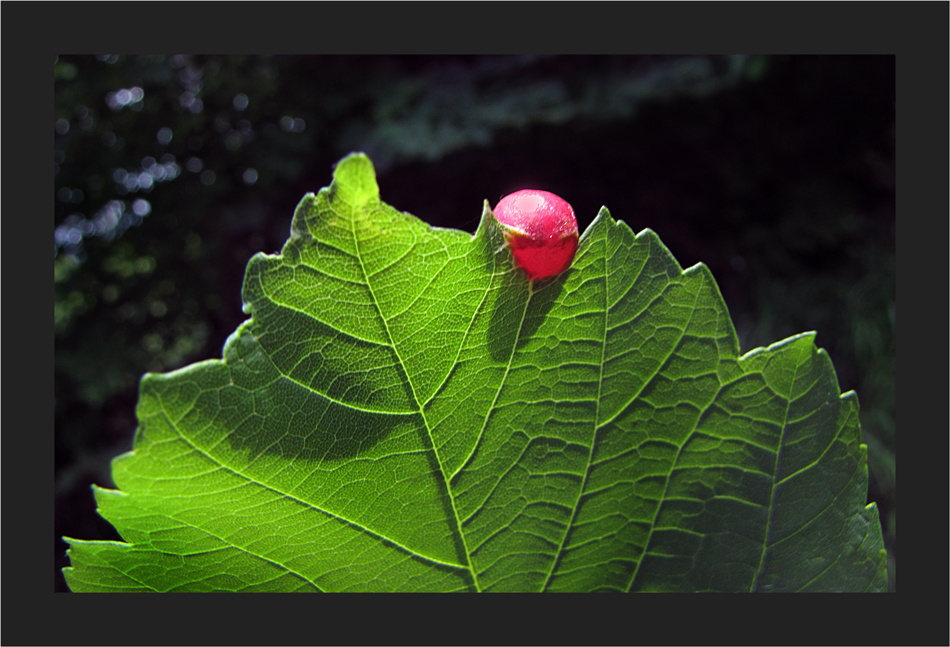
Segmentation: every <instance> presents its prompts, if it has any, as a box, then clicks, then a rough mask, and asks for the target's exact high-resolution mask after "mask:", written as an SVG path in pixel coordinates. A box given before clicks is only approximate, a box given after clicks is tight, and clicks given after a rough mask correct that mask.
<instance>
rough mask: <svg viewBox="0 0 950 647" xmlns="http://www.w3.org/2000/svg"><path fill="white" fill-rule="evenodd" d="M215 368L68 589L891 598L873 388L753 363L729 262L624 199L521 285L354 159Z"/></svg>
mask: <svg viewBox="0 0 950 647" xmlns="http://www.w3.org/2000/svg"><path fill="white" fill-rule="evenodd" d="M244 301H245V311H246V312H248V313H249V314H250V315H251V318H250V319H249V320H248V321H246V322H245V323H244V324H242V325H241V326H240V327H239V328H238V330H237V331H236V332H235V333H234V334H233V335H232V336H231V337H230V338H229V339H228V342H227V344H226V345H225V347H224V358H223V360H213V361H206V362H201V363H198V364H194V365H192V366H189V367H186V368H184V369H181V370H179V371H175V372H173V373H169V374H166V375H146V376H145V377H144V378H143V380H142V384H141V395H140V400H139V405H138V417H139V421H140V425H139V429H138V431H137V434H136V438H135V446H134V449H133V451H131V452H130V453H128V454H125V455H123V456H120V457H118V458H117V459H116V460H115V461H114V463H113V472H114V477H115V481H116V483H117V485H118V487H119V488H120V489H119V490H105V489H97V490H96V498H97V501H98V505H99V509H100V512H101V514H102V515H103V516H104V517H105V518H106V519H108V520H109V521H110V522H112V523H113V524H114V525H115V527H116V528H117V530H118V531H119V533H121V535H122V537H123V538H124V539H125V540H126V542H128V543H116V542H87V541H79V540H74V539H69V540H68V541H69V543H70V551H69V554H70V559H71V563H72V567H71V568H67V569H65V574H66V579H67V581H68V583H69V586H70V588H72V590H74V591H132V590H138V591H172V590H175V591H209V590H229V591H395V590H401V591H596V590H609V591H661V590H664V591H780V590H781V591H829V590H851V591H855V590H857V591H865V590H884V589H885V588H886V572H885V552H884V549H883V544H882V539H881V529H880V523H879V520H878V512H877V509H876V507H875V506H874V505H873V504H871V505H867V506H866V505H865V501H866V497H867V478H868V477H867V464H866V449H865V447H864V446H863V445H861V444H860V427H859V423H858V404H857V398H856V397H855V395H854V393H847V394H844V395H841V393H840V390H839V388H838V384H837V379H836V377H835V373H834V369H833V367H832V365H831V362H830V360H829V359H828V356H827V355H826V354H825V353H824V351H821V350H818V349H816V348H815V345H814V335H813V334H811V333H809V334H803V335H798V336H795V337H792V338H790V339H786V340H785V341H782V342H779V343H777V344H775V345H773V346H770V347H769V348H760V349H756V350H754V351H752V352H750V353H748V354H746V355H744V356H742V357H740V356H739V348H738V342H737V339H736V334H735V330H734V328H733V326H732V322H731V321H730V318H729V314H728V311H727V309H726V307H725V304H724V303H723V300H722V297H721V295H720V293H719V289H718V288H717V286H716V283H715V282H714V281H713V278H712V276H711V275H710V273H709V270H708V269H707V268H706V267H705V266H703V265H696V266H694V267H692V268H690V269H688V270H686V271H683V270H682V269H681V268H680V266H679V265H678V264H677V262H676V260H675V259H674V258H673V257H672V256H671V255H670V253H669V251H668V250H667V249H666V248H665V247H664V246H663V244H662V243H661V242H660V240H659V239H658V238H657V236H656V234H654V233H653V232H652V231H650V230H645V231H643V232H641V233H640V234H639V235H637V236H634V235H633V233H632V232H631V231H630V229H629V228H628V227H627V226H626V225H625V224H624V223H622V222H616V221H614V220H613V219H612V218H611V216H610V214H609V213H608V212H607V210H606V209H602V210H601V212H600V214H599V215H598V217H597V219H596V220H595V221H594V223H593V224H592V225H591V226H590V228H589V229H588V230H587V231H586V232H585V233H584V235H583V236H582V238H581V241H580V248H579V250H578V254H577V258H576V260H575V262H574V265H573V267H572V268H571V269H570V270H568V271H567V272H565V273H564V274H562V275H560V276H559V277H556V278H554V279H550V280H548V281H545V282H542V283H535V284H531V283H529V282H528V281H527V280H526V279H525V277H524V275H523V273H522V272H521V271H520V270H518V269H515V268H514V267H513V266H512V263H511V256H510V252H509V250H508V248H507V247H506V246H505V244H504V241H503V239H502V237H501V235H500V233H499V230H498V225H497V223H496V221H495V220H494V217H493V215H492V213H491V211H490V209H489V208H488V205H487V203H486V205H485V209H484V212H483V216H482V221H481V224H480V226H479V228H478V231H477V232H476V234H475V235H474V236H470V235H468V234H465V233H463V232H459V231H453V230H445V229H435V228H432V227H429V226H428V225H426V224H425V223H423V222H421V221H419V220H418V219H416V218H415V217H413V216H411V215H409V214H405V213H400V212H399V211H397V210H395V209H393V208H392V207H390V206H389V205H387V204H385V203H383V202H381V201H380V199H379V190H378V188H377V185H376V178H375V174H374V171H373V167H372V164H371V163H370V161H369V159H367V158H366V157H365V156H363V155H351V156H349V157H347V158H346V159H344V160H343V161H341V162H340V164H339V165H338V166H337V168H336V171H335V174H334V180H333V183H332V184H331V186H330V187H329V188H327V189H324V190H322V191H320V193H319V194H318V195H316V196H314V195H312V194H311V195H307V196H306V197H305V198H304V199H303V201H302V202H301V203H300V206H299V207H298V208H297V212H296V214H295V216H294V220H293V225H292V231H291V237H290V239H289V240H288V241H287V243H286V245H285V246H284V248H283V250H282V252H281V254H280V255H278V256H267V255H263V254H258V255H256V256H255V257H254V258H252V259H251V261H250V263H249V264H248V268H247V274H246V277H245V283H244Z"/></svg>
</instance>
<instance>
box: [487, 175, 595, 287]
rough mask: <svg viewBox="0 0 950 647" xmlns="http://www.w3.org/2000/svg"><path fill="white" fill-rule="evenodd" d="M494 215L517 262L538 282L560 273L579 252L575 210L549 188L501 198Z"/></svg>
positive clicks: (517, 192)
mask: <svg viewBox="0 0 950 647" xmlns="http://www.w3.org/2000/svg"><path fill="white" fill-rule="evenodd" d="M494 214H495V218H496V219H497V220H498V222H500V223H501V224H502V225H504V233H505V240H506V241H508V246H509V247H511V254H512V256H513V257H514V259H515V264H516V265H517V266H518V267H520V268H521V269H523V270H524V271H525V273H526V274H527V275H528V279H529V280H531V281H536V280H539V279H546V278H548V277H550V276H556V275H557V274H560V273H561V272H563V271H564V270H566V269H567V268H568V267H570V266H571V263H572V262H573V261H574V254H575V253H576V252H577V218H575V217H574V209H572V208H571V205H569V204H568V203H567V201H566V200H564V199H563V198H561V197H560V196H557V195H554V194H553V193H550V192H549V191H540V190H538V189H524V190H523V191H515V192H514V193H512V194H510V195H506V196H505V197H504V198H502V199H501V200H499V201H498V204H497V205H496V206H495V209H494Z"/></svg>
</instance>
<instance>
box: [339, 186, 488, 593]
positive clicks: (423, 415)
mask: <svg viewBox="0 0 950 647" xmlns="http://www.w3.org/2000/svg"><path fill="white" fill-rule="evenodd" d="M362 190H363V182H362V178H360V180H359V181H358V189H357V194H358V195H359V194H360V193H362ZM358 209H359V207H358V205H357V204H356V203H355V202H354V203H353V204H351V205H350V217H349V220H350V233H351V234H352V236H353V248H354V249H355V250H356V259H357V260H358V261H359V264H360V271H361V272H362V273H363V278H364V280H365V281H366V289H367V290H369V295H370V299H371V300H372V302H373V306H374V307H375V308H376V312H377V313H378V314H379V318H380V320H381V321H382V322H383V328H384V330H385V331H386V336H387V338H388V339H389V344H390V346H392V349H393V353H394V354H395V355H396V359H397V360H398V361H399V368H400V370H401V371H402V373H403V375H405V376H406V382H407V383H408V384H409V390H410V392H411V393H412V399H413V401H414V402H415V403H416V407H417V408H418V411H419V416H420V417H421V419H422V422H423V424H424V425H425V429H426V437H427V438H428V439H429V446H430V448H431V449H432V453H433V455H434V456H435V460H436V462H437V463H438V464H439V474H440V475H441V476H442V484H443V487H444V488H445V492H446V496H448V499H449V503H450V504H451V506H452V517H453V520H454V521H455V531H456V533H457V535H458V537H459V538H460V541H461V542H462V547H463V548H464V550H465V561H466V567H467V568H468V571H469V573H471V576H472V582H473V583H474V585H475V590H476V591H478V592H480V591H481V587H480V586H479V583H478V573H476V572H475V569H474V568H473V566H472V557H471V551H470V550H469V548H468V543H467V542H466V538H465V533H464V532H463V531H462V525H461V520H460V517H459V513H458V508H457V506H456V505H455V497H454V496H453V495H452V487H451V484H450V483H449V480H448V478H447V475H446V470H445V464H444V463H443V461H442V457H441V456H440V455H439V450H438V448H437V447H436V444H435V439H434V438H433V437H432V426H431V425H430V424H429V419H428V417H427V416H426V411H425V407H424V405H423V403H421V402H420V401H419V395H418V393H417V391H416V387H415V385H414V384H413V383H412V376H411V375H409V371H408V368H407V366H406V362H405V360H403V358H402V355H401V354H400V352H399V347H398V345H397V344H396V341H395V339H394V338H393V334H392V331H391V330H390V329H389V321H388V320H387V319H386V316H385V315H384V314H383V310H382V308H381V307H380V304H379V299H377V298H376V292H375V291H374V290H373V284H372V282H371V280H370V274H369V272H367V270H366V264H365V263H364V262H363V254H362V251H361V249H360V240H359V236H357V233H356V216H357V211H358ZM413 245H415V243H413ZM430 561H436V560H430ZM439 563H441V562H439ZM456 567H457V566H456Z"/></svg>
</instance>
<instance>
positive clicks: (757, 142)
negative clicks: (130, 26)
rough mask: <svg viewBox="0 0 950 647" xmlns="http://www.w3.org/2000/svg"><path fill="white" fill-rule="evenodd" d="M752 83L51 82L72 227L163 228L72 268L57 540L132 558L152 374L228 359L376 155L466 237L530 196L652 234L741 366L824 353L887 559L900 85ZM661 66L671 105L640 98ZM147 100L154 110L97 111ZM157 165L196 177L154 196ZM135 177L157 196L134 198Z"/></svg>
mask: <svg viewBox="0 0 950 647" xmlns="http://www.w3.org/2000/svg"><path fill="white" fill-rule="evenodd" d="M684 60H685V61H689V60H690V59H680V61H684ZM740 62H742V61H740ZM761 62H762V61H760V60H756V59H746V60H745V61H744V63H743V65H744V66H743V67H740V68H736V69H735V70H734V69H733V68H730V67H728V65H725V63H724V62H723V61H721V60H717V61H715V64H716V65H719V64H723V65H724V67H722V68H721V69H720V68H717V67H716V65H713V66H711V67H709V68H708V69H707V70H706V74H707V75H706V77H702V75H701V74H700V73H697V74H694V76H693V77H688V79H689V78H692V79H694V80H695V79H699V80H695V81H694V82H693V83H692V85H690V83H689V82H686V81H682V78H683V73H682V71H681V70H683V69H689V68H687V67H685V66H684V67H681V68H675V69H674V68H673V67H670V62H669V61H665V60H663V59H660V60H644V59H541V60H534V61H523V60H512V59H485V60H482V59H462V60H449V61H443V60H440V59H436V60H425V59H423V60H416V59H409V60H395V61H393V60H378V59H365V60H356V59H332V58H330V59H280V58H277V59H244V60H241V59H230V58H226V59H204V60H198V59H172V58H165V59H139V58H132V59H126V58H119V59H117V60H116V61H115V62H111V63H110V62H108V61H97V60H95V59H93V58H87V59H84V58H68V57H64V58H62V59H60V61H59V62H58V63H57V75H58V80H57V117H58V118H60V119H63V120H66V122H67V125H68V126H69V129H68V131H66V132H65V133H64V134H62V135H58V136H57V150H58V151H59V152H57V165H58V169H59V173H58V175H57V177H56V181H57V210H58V211H57V225H62V224H63V223H65V222H66V219H67V218H68V217H69V216H70V215H72V214H74V213H82V214H84V216H85V217H86V218H87V219H90V220H93V219H95V217H96V216H97V214H98V215H103V216H108V212H103V209H104V208H105V207H106V206H107V205H108V203H109V201H110V200H124V201H125V202H126V204H127V207H126V208H127V210H129V211H131V212H132V215H133V216H134V215H135V210H134V203H135V200H137V199H140V198H141V199H146V200H147V201H148V202H149V206H148V210H149V213H148V215H146V216H145V217H144V218H143V219H142V223H141V224H140V225H139V226H132V227H131V228H129V229H128V230H126V231H125V233H124V234H123V235H122V236H121V237H118V238H116V239H115V240H112V241H106V240H105V238H103V237H96V236H91V237H87V238H85V239H84V240H83V244H82V249H81V250H78V249H77V250H69V249H66V248H63V249H61V250H60V252H59V255H58V256H57V260H56V266H57V286H56V287H57V331H58V333H57V334H58V337H57V353H56V361H57V376H56V389H57V391H56V403H57V479H58V481H57V497H58V499H57V536H58V535H60V534H68V535H70V536H77V537H83V538H92V537H97V536H101V537H113V538H114V537H115V535H114V534H110V533H112V532H113V531H112V530H111V528H110V527H109V526H108V525H107V524H103V523H102V522H101V520H99V519H97V517H96V515H95V514H94V512H93V511H92V501H91V497H90V496H89V492H88V489H87V485H88V484H89V483H90V482H97V483H100V484H104V485H109V484H110V481H109V476H108V470H107V461H108V459H110V458H111V457H112V456H114V455H115V454H117V453H119V452H120V451H123V450H125V449H128V447H129V442H130V438H131V430H132V429H133V428H134V427H135V420H134V417H133V416H132V412H133V406H134V401H135V384H136V381H137V379H138V376H139V375H140V374H141V373H142V372H144V371H146V370H153V371H160V370H168V369H171V368H175V367H177V366H181V365H184V364H186V363H188V362H191V361H195V360H197V359H202V358H206V357H215V356H218V353H219V349H220V347H221V345H222V344H223V341H224V339H225V337H226V336H227V334H228V333H229V332H231V331H232V330H233V329H234V328H235V327H236V326H237V324H238V323H240V321H242V320H243V319H244V315H243V314H242V313H241V312H240V310H239V308H238V307H237V294H238V290H239V288H240V281H241V277H242V275H243V270H244V265H245V263H246V261H247V258H249V257H250V255H251V254H252V253H253V252H254V251H258V250H263V251H267V252H271V251H274V250H276V249H278V248H279V247H280V245H281V243H282V241H283V240H284V238H285V237H286V232H287V228H288V226H289V222H288V214H289V213H291V211H292V208H293V204H294V203H295V202H296V201H297V199H298V197H299V196H300V195H301V194H302V193H303V192H304V191H306V190H312V189H314V188H316V187H317V186H319V185H321V184H323V183H324V182H325V177H326V169H327V168H328V167H329V165H330V164H331V163H332V162H334V161H335V160H336V159H337V158H338V157H339V156H340V154H342V153H344V152H346V151H347V150H350V149H352V148H364V149H368V150H370V151H371V152H373V155H374V159H377V160H380V161H382V162H383V164H382V165H381V166H382V169H383V171H382V172H381V175H380V183H381V185H382V187H383V196H384V197H385V199H386V200H387V202H389V203H391V204H394V205H397V206H398V207H399V208H400V209H405V210H407V211H410V212H412V213H414V214H416V215H418V216H420V217H421V218H423V219H424V220H426V221H428V222H432V223H433V224H439V225H443V226H455V227H462V228H467V229H469V230H470V231H471V230H473V229H474V227H475V225H476V224H477V221H478V216H477V214H478V207H479V205H480V204H481V200H482V199H484V198H490V199H492V200H493V201H494V200H495V199H497V198H498V197H500V196H501V195H503V194H504V193H507V192H509V191H510V190H513V189H516V188H522V187H523V186H539V188H547V189H551V190H554V191H557V192H558V193H559V194H561V195H563V196H564V197H566V198H567V199H568V200H569V201H570V202H571V203H572V204H573V205H574V206H575V208H576V210H577V213H578V216H579V218H580V219H581V223H580V225H581V230H582V231H583V230H584V229H585V228H586V227H587V225H588V224H589V221H590V219H591V218H592V217H593V214H595V213H596V212H597V209H598V208H599V206H600V205H601V204H607V205H609V206H610V208H611V210H612V212H613V213H614V214H616V215H618V216H620V217H622V218H623V219H624V220H626V221H627V222H628V223H629V224H630V225H631V227H632V228H633V229H634V230H635V231H639V230H640V229H642V228H644V227H651V228H652V229H654V230H656V231H657V232H658V233H659V234H660V236H661V237H662V239H663V241H664V242H665V243H666V245H668V246H669V247H670V248H671V249H672V250H673V251H674V254H675V255H676V257H677V258H678V259H679V260H680V262H681V263H682V264H683V265H684V266H689V265H691V264H692V263H694V262H696V261H700V260H702V261H704V262H706V263H707V264H708V265H710V266H711V268H712V270H713V274H714V275H715V276H716V278H717V280H718V282H719V284H720V288H721V289H722V291H723V293H724V296H725V301H726V303H727V304H728V305H729V307H730V311H731V314H732V316H733V319H734V320H735V321H736V325H737V329H738V333H739V340H740V346H741V348H742V349H743V350H747V349H749V348H752V347H754V346H757V345H762V344H767V343H769V342H771V341H774V340H776V339H781V338H783V337H786V336H789V335H792V334H794V333H796V332H798V331H801V330H817V331H818V337H817V339H816V343H817V344H818V345H819V346H822V347H824V348H826V349H828V350H829V354H830V356H831V357H832V358H833V359H834V362H835V366H836V368H837V371H838V376H839V381H840V383H841V385H842V387H843V388H844V389H845V390H847V389H851V388H853V389H855V390H856V391H857V392H858V393H859V395H860V397H861V401H862V412H861V416H862V422H863V428H864V432H865V442H867V443H868V445H869V447H870V452H869V460H870V465H871V476H872V480H871V494H870V499H871V500H874V501H878V502H879V504H880V505H881V508H882V521H883V522H884V525H885V528H886V529H887V535H886V538H887V541H888V542H889V545H890V547H891V549H892V551H893V547H894V536H893V529H894V524H893V515H894V511H895V508H894V505H893V497H894V495H893V486H894V471H893V452H892V447H893V334H892V333H893V328H892V326H893V226H894V222H893V130H892V127H893V104H892V101H893V94H892V88H893V62H892V60H891V59H836V58H824V59H791V60H775V59H769V60H768V61H765V63H766V64H767V66H769V67H766V69H765V70H764V74H759V72H761V70H759V71H757V70H756V69H755V68H754V66H755V65H759V64H760V63H761ZM663 65H667V67H666V68H664V67H663ZM658 69H659V70H661V71H665V73H666V74H667V76H666V77H665V78H667V79H669V78H671V77H673V78H679V79H680V80H681V82H680V84H679V85H677V84H676V83H667V84H666V85H665V86H664V85H662V84H660V83H658V82H657V83H655V84H654V85H653V86H651V85H650V83H649V82H647V81H644V82H642V83H641V84H640V85H637V84H636V83H634V82H633V81H631V80H630V79H637V78H651V77H649V75H648V74H646V72H648V71H650V70H654V71H655V70H658ZM692 69H693V70H699V72H702V71H703V70H704V69H705V68H702V66H698V67H697V66H696V65H694V67H693V68H692ZM677 70H680V77H676V76H675V73H676V72H677ZM637 74H640V76H639V77H638V76H637ZM661 76H662V75H661ZM652 78H654V80H655V79H656V78H658V77H657V76H656V75H654V77H652ZM688 79H687V80H688ZM704 79H705V80H704ZM135 87H141V88H142V89H143V91H144V96H143V99H142V101H141V102H130V103H129V104H127V105H126V107H122V108H119V109H118V110H115V111H113V110H112V109H111V108H109V107H108V105H107V104H106V103H105V97H106V95H107V94H108V93H109V92H116V91H118V90H121V89H123V88H125V89H131V88H135ZM659 87H666V88H670V87H672V90H667V91H664V92H665V93H666V94H667V95H668V96H666V97H663V96H659V98H660V99H662V100H660V101H658V100H657V98H658V95H662V94H663V92H659V91H657V88H659ZM651 88H653V91H652V94H651ZM684 88H685V89H684ZM689 89H693V90H696V91H695V92H691V93H690V92H687V90H689ZM699 90H701V91H699ZM193 91H194V92H193ZM239 94H243V95H245V96H246V97H247V104H246V106H245V104H244V101H243V99H241V98H240V97H239V96H238V95H239ZM690 94H691V95H692V96H689V95H690ZM130 95H131V92H130ZM189 95H197V96H200V98H201V100H202V102H203V103H202V109H201V110H200V111H197V112H192V110H193V108H192V107H191V106H194V103H193V102H192V103H190V104H189V101H190V98H194V97H189ZM589 96H594V97H595V99H596V100H594V101H590V100H587V99H585V98H586V97H589ZM472 97H477V98H478V100H477V101H475V100H472ZM605 97H606V99H611V97H612V98H613V100H612V101H611V100H605ZM122 98H123V99H124V98H125V95H123V97H122ZM132 98H134V97H133V96H130V97H129V99H132ZM113 99H114V97H113ZM186 104H187V105H186ZM138 105H141V109H139V110H138V111H136V110H135V107H136V106H138ZM241 106H245V107H244V108H243V109H241V108H240V107H241ZM589 106H596V108H590V107H589ZM604 106H606V107H604ZM611 106H613V107H615V108H614V109H612V111H611ZM633 106H635V107H637V108H638V110H633V109H632V107H633ZM83 108H84V109H83ZM284 117H287V119H284ZM300 119H302V120H303V122H298V121H296V120H300ZM57 126H58V127H59V128H60V130H62V129H64V127H63V126H62V125H61V124H59V123H58V124H57ZM301 127H303V130H300V128H301ZM162 128H169V129H170V131H171V134H172V139H171V140H170V141H167V142H165V139H167V133H165V135H164V136H163V137H164V138H160V135H161V131H162ZM110 133H111V135H112V136H114V137H115V141H113V137H111V136H110ZM420 133H422V134H424V135H425V136H422V135H420ZM403 134H407V136H405V137H404V136H403ZM165 155H170V156H173V157H174V159H173V160H172V159H171V158H165V157H164V156H165ZM192 157H193V158H196V159H200V160H201V167H200V168H198V166H197V163H192V166H191V167H192V168H194V169H195V171H190V170H188V169H189V166H188V164H189V161H191V160H190V158H192ZM148 158H151V159H152V160H154V164H153V163H152V162H151V161H150V160H149V159H148ZM163 159H164V161H163ZM155 164H162V165H170V164H177V165H178V167H179V169H180V172H179V174H178V175H177V176H176V177H174V178H173V179H169V180H164V177H170V176H171V175H175V172H174V171H173V172H172V173H170V174H166V175H164V176H163V179H162V181H157V180H158V176H161V175H162V174H163V173H166V171H164V170H163V171H158V169H155V171H154V172H152V171H150V169H152V167H153V166H154V165H155ZM146 166H147V167H148V168H145V167H146ZM119 169H122V170H123V171H125V172H126V175H125V176H122V173H121V172H120V173H117V171H118V170H119ZM249 170H253V171H254V172H255V173H256V180H254V174H249V173H248V171H249ZM132 171H135V173H136V174H138V175H139V176H141V173H143V172H149V174H150V175H151V176H152V178H153V179H152V183H151V185H150V187H148V188H146V187H144V186H143V187H142V188H139V184H140V183H139V182H138V180H136V183H135V184H134V185H132V183H131V182H129V183H128V184H124V183H125V180H126V178H127V177H128V175H129V174H130V173H131V172H132ZM208 171H211V172H212V173H214V177H213V180H214V181H213V182H212V181H211V179H212V178H211V176H210V175H208ZM119 177H121V178H122V183H123V186H124V187H126V188H125V191H126V193H120V192H119V191H120V189H119V183H118V182H116V179H117V178H119ZM252 181H253V182H252ZM248 182H252V183H250V184H249V183H248ZM142 184H143V185H144V184H147V182H145V183H142ZM129 186H134V187H135V188H134V189H129V188H128V187H129ZM64 189H67V190H68V192H67V191H64ZM77 189H78V190H79V191H82V193H81V194H79V193H78V191H77ZM464 205H470V206H469V207H465V206H464ZM139 206H140V211H144V210H145V207H144V206H143V205H141V204H140V205H139ZM585 218H586V219H587V221H586V222H585V221H584V219H585ZM117 220H121V216H119V218H118V219H117ZM132 221H133V219H132V217H130V218H129V222H130V224H131V222H132ZM71 222H72V223H74V224H80V225H81V224H82V223H81V222H78V221H77V220H76V219H74V220H73V221H71ZM103 222H107V220H106V221H103ZM87 227H88V226H87ZM104 231H105V230H104ZM66 240H67V242H68V238H67V239H66ZM70 251H72V252H73V254H69V253H67V252H70ZM70 256H75V257H76V258H77V259H79V260H82V262H81V263H78V264H77V263H75V262H74V261H72V260H69V258H70ZM83 257H85V258H83ZM229 294H230V295H231V296H230V297H229V296H228V295H229ZM231 304H233V305H231ZM95 524H99V525H95ZM63 549H64V545H63V544H62V543H61V542H60V541H59V540H58V539H57V545H56V553H57V559H58V562H57V567H59V566H62V565H64V561H63V560H62V551H63ZM892 554H893V553H892Z"/></svg>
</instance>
